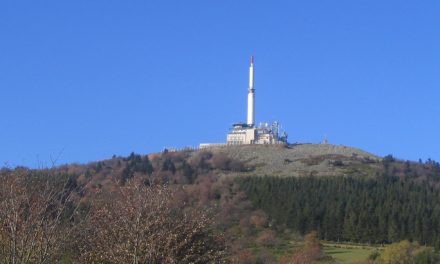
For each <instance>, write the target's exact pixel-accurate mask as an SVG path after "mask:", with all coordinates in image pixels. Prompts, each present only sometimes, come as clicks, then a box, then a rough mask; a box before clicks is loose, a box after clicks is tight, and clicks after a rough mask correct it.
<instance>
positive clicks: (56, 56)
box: [0, 0, 440, 167]
mask: <svg viewBox="0 0 440 264" xmlns="http://www.w3.org/2000/svg"><path fill="white" fill-rule="evenodd" d="M439 13H440V2H439V1H434V0H432V1H429V0H427V1H397V0H396V1H392V0H390V1H378V0H373V1H372V0H369V1H366V0H365V1H362V0H361V1H348V0H347V1H330V0H328V1H281V0H280V1H255V0H254V1H248V0H243V1H236V0H222V1H206V0H203V1H202V0H200V1H193V0H188V1H177V0H176V1H167V0H161V1H145V0H144V1H112V0H106V1H104V0H101V1H99V0H96V1H84V0H78V1H16V0H13V1H9V0H4V1H1V2H0V36H1V37H0V92H1V94H0V96H1V97H0V98H1V100H0V114H1V123H0V124H1V125H0V163H1V164H0V166H1V165H4V164H5V163H7V164H9V166H16V165H26V166H31V167H37V166H49V165H50V163H51V161H50V160H51V157H52V159H55V157H57V156H60V157H59V160H58V164H62V163H71V162H80V163H85V162H89V161H93V160H99V159H105V158H110V157H111V156H112V155H113V154H116V155H128V154H129V153H130V152H132V151H134V152H137V153H143V154H144V153H150V152H156V151H160V150H161V149H163V148H164V147H183V146H197V145H198V144H199V143H204V142H224V141H225V137H226V132H227V131H228V128H229V126H230V125H231V124H232V123H234V122H237V121H245V119H246V98H247V94H246V93H247V85H248V66H249V57H250V55H251V54H254V55H255V74H256V77H255V78H256V79H255V88H256V121H257V122H267V121H272V120H278V121H280V122H281V123H282V124H283V127H284V128H285V129H286V130H287V131H288V133H289V138H290V141H291V142H320V141H321V140H322V138H323V136H324V135H325V134H326V135H327V136H328V139H329V141H330V143H333V144H343V145H349V146H355V147H359V148H362V149H365V150H367V151H370V152H372V153H375V154H378V155H386V154H389V153H392V154H394V155H395V156H397V157H399V158H402V159H411V160H417V159H419V158H422V159H427V158H433V159H435V160H440V149H439V145H440V144H439V141H438V140H439V135H440V125H439V122H438V117H439V114H440V105H439V104H438V101H439V100H438V99H439V97H440V91H439V88H440V16H439V15H438V14H439Z"/></svg>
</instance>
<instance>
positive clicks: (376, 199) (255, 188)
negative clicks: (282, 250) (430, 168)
mask: <svg viewBox="0 0 440 264" xmlns="http://www.w3.org/2000/svg"><path fill="white" fill-rule="evenodd" d="M240 183H241V186H242V188H243V189H244V190H245V191H246V194H247V195H248V197H249V198H250V199H251V200H252V202H253V203H254V205H255V206H256V207H258V208H262V209H263V210H264V211H265V212H266V213H267V214H268V215H269V216H270V217H271V219H273V221H274V226H276V227H277V228H280V229H282V228H290V229H293V230H298V231H299V232H300V233H302V234H305V233H308V232H310V231H312V230H317V231H318V234H319V237H320V238H321V239H325V240H332V241H351V242H360V243H375V244H380V243H392V242H396V241H400V240H404V239H409V240H414V241H418V242H419V243H421V244H430V245H435V246H436V248H439V246H440V203H439V201H440V190H439V189H438V188H437V187H434V186H433V184H432V183H430V182H426V181H423V182H420V183H415V182H414V181H413V180H411V179H400V178H398V177H395V176H388V175H381V176H379V177H376V178H366V179H365V178H354V177H321V178H318V177H301V178H293V177H291V178H279V177H270V176H265V177H246V178H241V179H240Z"/></svg>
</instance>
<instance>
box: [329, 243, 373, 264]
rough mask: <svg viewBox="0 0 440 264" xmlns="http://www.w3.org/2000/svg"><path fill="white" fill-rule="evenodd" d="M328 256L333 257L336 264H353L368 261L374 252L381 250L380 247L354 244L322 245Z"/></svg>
mask: <svg viewBox="0 0 440 264" xmlns="http://www.w3.org/2000/svg"><path fill="white" fill-rule="evenodd" d="M322 244H323V246H324V252H325V254H326V255H329V256H331V257H332V258H333V259H334V260H335V261H336V263H341V264H352V263H355V262H356V261H362V260H366V259H367V258H368V256H369V255H370V254H371V253H373V251H375V250H377V249H379V248H378V247H373V246H365V245H353V244H339V243H326V242H324V243H322Z"/></svg>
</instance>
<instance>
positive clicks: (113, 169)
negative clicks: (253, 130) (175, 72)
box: [0, 145, 440, 263]
mask: <svg viewBox="0 0 440 264" xmlns="http://www.w3.org/2000/svg"><path fill="white" fill-rule="evenodd" d="M270 172H273V173H274V174H270ZM289 172H292V175H291V176H289V174H288V173H289ZM326 173H329V175H326ZM439 179H440V166H439V164H438V163H437V162H435V161H432V160H428V161H425V162H422V161H418V162H411V161H399V160H396V159H395V158H393V157H392V156H391V155H389V156H387V157H384V158H379V157H376V156H373V155H371V154H368V153H366V152H363V151H360V150H356V149H352V148H348V147H338V146H316V145H305V146H261V148H259V147H256V146H252V147H248V146H244V147H243V148H223V149H209V150H198V151H191V150H188V151H179V152H169V151H164V152H162V153H155V154H150V155H138V154H135V153H132V154H131V155H129V156H128V157H117V156H114V157H112V158H111V159H109V160H103V161H99V162H93V163H90V164H85V165H81V164H67V165H62V166H58V167H54V168H50V169H42V170H32V169H27V168H22V167H20V168H14V169H13V168H3V169H1V170H0V180H1V182H2V185H1V188H0V198H1V202H0V209H1V210H0V224H1V225H0V256H2V257H3V258H5V257H7V258H8V259H7V261H5V263H17V261H18V260H23V259H24V260H27V261H21V263H57V262H61V263H91V262H94V263H124V262H133V263H141V262H151V263H153V262H154V261H156V262H158V263H159V262H160V261H166V262H167V263H223V262H226V263H227V262H230V263H278V262H280V263H312V262H313V263H337V262H336V260H335V259H333V258H332V257H331V256H330V255H328V254H327V253H326V252H325V251H324V250H323V247H322V245H321V244H320V242H319V241H318V240H317V239H321V240H326V241H334V242H350V243H365V244H371V245H374V246H380V245H387V244H389V243H397V242H399V241H401V240H409V241H411V243H412V242H418V244H411V243H410V244H405V243H403V242H402V243H403V244H402V245H404V246H405V248H407V249H406V252H407V253H408V252H409V253H408V254H409V255H410V256H409V257H410V258H412V259H415V258H419V257H420V256H422V255H421V254H422V253H423V254H424V255H423V256H425V255H426V256H425V257H427V258H429V259H431V260H432V259H436V257H437V255H436V253H434V251H431V248H430V246H433V247H435V248H436V249H437V250H438V249H439V246H440V220H439V219H440V205H439V202H440V191H439ZM12 216H17V217H15V218H14V217H12ZM39 223H40V224H39ZM41 223H45V225H41ZM306 234H309V235H308V236H306ZM304 237H305V238H304ZM408 243H409V242H408ZM399 245H400V244H399ZM420 245H422V246H420ZM424 245H426V246H428V247H423V246H424ZM41 249H45V250H44V251H41ZM170 252H171V253H170ZM191 252H192V253H191ZM195 252H197V253H195ZM386 252H387V251H386V250H384V254H385V253H386ZM385 255H386V254H385ZM380 257H381V253H380V252H375V253H374V254H373V256H372V258H371V261H376V263H381V262H380ZM364 259H365V258H364ZM364 259H359V260H364ZM294 261H300V262H294ZM18 262H20V261H18ZM0 263H1V262H0ZM383 263H385V262H383ZM390 263H392V262H390ZM411 263H412V262H411ZM417 263H435V262H417Z"/></svg>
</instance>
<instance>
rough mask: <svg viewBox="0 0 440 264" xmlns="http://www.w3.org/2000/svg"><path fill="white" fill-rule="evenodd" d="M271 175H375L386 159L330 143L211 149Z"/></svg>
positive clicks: (254, 171) (254, 172) (255, 170)
mask: <svg viewBox="0 0 440 264" xmlns="http://www.w3.org/2000/svg"><path fill="white" fill-rule="evenodd" d="M208 150H209V151H212V152H213V153H214V154H219V153H221V154H225V155H227V156H228V157H230V158H232V159H234V160H239V161H241V162H244V163H246V164H247V165H249V166H251V167H253V168H254V170H253V171H251V172H248V173H245V174H255V175H271V176H310V175H313V176H341V175H372V174H374V172H375V171H377V170H378V169H379V168H378V165H377V163H379V162H380V161H381V160H382V159H381V158H380V157H378V156H375V155H373V154H370V153H368V152H366V151H363V150H360V149H357V148H352V147H347V146H336V145H330V144H296V145H242V146H225V147H214V148H211V149H208Z"/></svg>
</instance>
